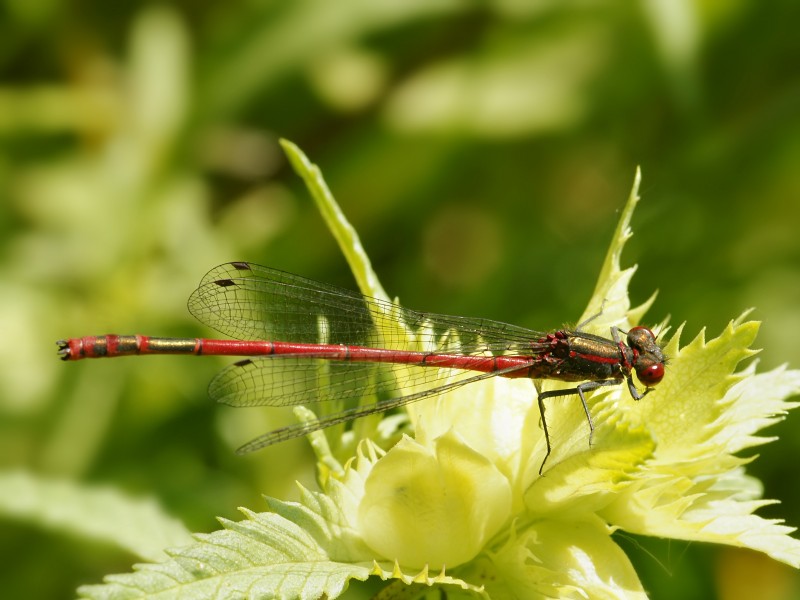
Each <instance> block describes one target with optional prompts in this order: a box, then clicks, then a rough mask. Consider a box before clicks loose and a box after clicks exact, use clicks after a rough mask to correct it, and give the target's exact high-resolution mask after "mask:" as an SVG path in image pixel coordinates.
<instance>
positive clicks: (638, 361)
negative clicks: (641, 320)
mask: <svg viewBox="0 0 800 600" xmlns="http://www.w3.org/2000/svg"><path fill="white" fill-rule="evenodd" d="M628 346H630V347H631V349H633V350H634V352H635V358H634V361H633V367H634V369H635V370H636V376H637V377H638V378H639V381H641V382H642V383H643V384H645V385H646V386H648V387H649V386H651V385H656V384H657V383H659V382H660V381H661V380H662V379H663V378H664V363H665V362H666V358H665V357H664V352H663V351H662V350H661V346H659V345H658V342H657V341H656V336H655V334H654V333H653V332H652V331H651V330H650V329H648V328H647V327H641V326H639V327H633V328H631V330H630V331H628Z"/></svg>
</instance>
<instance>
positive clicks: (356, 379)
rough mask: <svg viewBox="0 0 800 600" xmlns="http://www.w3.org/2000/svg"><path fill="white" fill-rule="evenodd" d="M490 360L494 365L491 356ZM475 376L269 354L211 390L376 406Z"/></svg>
mask: <svg viewBox="0 0 800 600" xmlns="http://www.w3.org/2000/svg"><path fill="white" fill-rule="evenodd" d="M486 360H487V363H489V362H490V361H491V358H487V359H486ZM515 368H516V369H519V368H520V367H519V366H515ZM503 372H504V371H495V372H491V373H488V374H487V376H493V375H497V374H501V373H503ZM475 375H476V372H475V371H457V370H453V369H438V368H433V367H421V366H416V365H396V364H389V363H368V362H344V361H332V360H325V359H321V358H313V357H312V358H309V357H308V356H307V355H302V356H294V355H286V356H266V357H253V358H248V359H245V360H240V361H238V362H236V363H234V364H232V365H229V366H228V367H226V368H225V369H223V370H222V371H220V372H219V373H218V374H217V375H216V376H215V377H214V378H213V379H212V380H211V383H210V384H209V388H208V391H209V395H210V396H211V397H212V398H213V399H214V400H216V401H217V402H221V403H223V404H228V405H230V406H236V407H246V406H295V405H298V404H312V403H317V402H329V401H350V400H358V401H362V402H363V400H364V399H371V402H372V403H373V404H377V403H379V402H381V401H383V400H388V399H391V398H398V397H401V396H406V395H409V394H416V393H422V392H428V394H433V393H437V392H438V391H440V388H441V387H442V386H443V385H445V384H446V383H447V382H450V381H460V380H468V379H470V378H474V377H475ZM420 397H422V396H420ZM368 401H369V400H368ZM384 410H385V409H384Z"/></svg>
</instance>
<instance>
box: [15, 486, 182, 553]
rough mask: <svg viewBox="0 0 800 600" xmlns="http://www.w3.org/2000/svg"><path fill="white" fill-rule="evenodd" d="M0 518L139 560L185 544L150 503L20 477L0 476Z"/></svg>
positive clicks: (176, 525)
mask: <svg viewBox="0 0 800 600" xmlns="http://www.w3.org/2000/svg"><path fill="white" fill-rule="evenodd" d="M0 515H2V516H3V517H5V518H8V519H13V520H15V521H19V522H27V523H30V524H33V525H37V526H39V527H41V528H42V529H48V530H52V531H60V532H63V533H69V534H72V535H74V536H79V537H83V538H86V539H88V540H92V541H93V542H101V543H105V544H109V545H112V546H118V547H120V548H122V549H124V550H127V551H129V552H131V553H132V554H134V555H136V556H138V557H139V558H141V559H144V560H159V559H162V558H164V548H168V547H170V546H177V545H182V544H186V543H188V542H189V541H190V540H191V536H190V534H189V532H188V531H187V529H186V528H185V527H184V526H183V525H182V524H181V523H180V522H179V521H177V520H176V519H174V518H172V517H170V516H168V515H167V514H166V513H165V512H164V510H163V509H162V508H161V507H160V506H159V505H158V504H157V503H156V502H155V501H154V500H152V499H134V498H131V497H129V496H126V495H125V494H124V493H123V492H121V491H119V490H115V489H112V488H108V487H105V488H100V487H93V486H89V485H85V484H84V485H82V484H79V483H76V482H73V481H68V480H57V479H48V478H45V477H42V476H36V475H33V474H30V473H24V472H5V473H0Z"/></svg>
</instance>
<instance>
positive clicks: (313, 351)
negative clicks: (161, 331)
mask: <svg viewBox="0 0 800 600" xmlns="http://www.w3.org/2000/svg"><path fill="white" fill-rule="evenodd" d="M58 345H59V354H60V356H61V358H62V359H63V360H81V359H84V358H110V357H116V356H135V355H138V354H194V355H210V356H270V355H283V356H286V355H292V356H304V357H307V358H323V359H327V360H336V361H344V362H347V361H354V362H356V361H357V362H378V363H396V364H407V365H415V366H425V367H438V368H444V369H464V370H469V371H479V372H483V373H493V372H495V371H503V373H502V374H503V375H505V376H506V377H538V376H539V374H538V373H537V372H532V371H531V369H532V368H533V367H534V365H535V364H536V363H537V362H538V361H537V360H536V359H535V358H533V357H530V356H474V355H458V354H437V353H430V352H411V351H403V350H388V349H385V348H367V347H363V346H347V345H344V344H301V343H293V342H269V341H240V340H214V339H204V338H156V337H148V336H144V335H113V334H110V335H101V336H88V337H82V338H71V339H68V340H62V341H60V342H59V343H58ZM514 367H519V369H518V370H515V369H514ZM534 371H535V369H534Z"/></svg>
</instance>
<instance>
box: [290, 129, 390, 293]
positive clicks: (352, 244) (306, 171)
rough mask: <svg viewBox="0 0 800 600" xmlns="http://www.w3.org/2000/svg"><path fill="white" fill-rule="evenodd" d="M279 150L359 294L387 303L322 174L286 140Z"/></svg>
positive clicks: (364, 252) (365, 256)
mask: <svg viewBox="0 0 800 600" xmlns="http://www.w3.org/2000/svg"><path fill="white" fill-rule="evenodd" d="M280 144H281V146H282V147H283V151H284V152H286V156H287V157H289V162H290V163H291V164H292V167H293V168H294V170H295V172H296V173H297V174H298V175H300V177H302V178H303V181H305V184H306V187H308V191H309V192H310V193H311V197H312V198H314V202H316V204H317V208H318V209H319V212H320V213H321V214H322V217H323V218H324V219H325V223H326V224H327V225H328V229H330V231H331V233H333V237H334V238H336V242H337V243H338V244H339V249H340V250H341V251H342V254H344V256H345V258H346V259H347V264H348V265H350V270H351V271H352V272H353V275H354V276H355V278H356V282H357V283H358V288H359V289H360V290H361V292H362V293H363V294H366V295H367V296H372V297H374V298H380V299H382V300H387V301H388V300H389V296H388V295H387V294H386V292H385V291H384V289H383V286H382V285H381V283H380V281H378V276H377V275H376V274H375V271H373V270H372V263H371V262H370V260H369V257H368V256H367V252H366V250H364V246H362V245H361V240H360V239H359V237H358V233H356V230H355V229H354V228H353V226H352V225H350V222H349V221H348V220H347V218H346V217H345V216H344V213H343V212H342V209H341V208H339V205H338V204H337V203H336V199H335V198H334V197H333V194H332V193H331V191H330V189H328V184H327V183H325V179H324V178H323V177H322V172H321V171H320V169H319V167H318V166H317V165H315V164H314V163H312V162H311V161H310V160H308V157H307V156H306V155H305V154H304V153H303V151H302V150H300V148H298V147H297V146H296V145H295V144H293V143H292V142H290V141H289V140H284V139H282V140H280Z"/></svg>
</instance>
